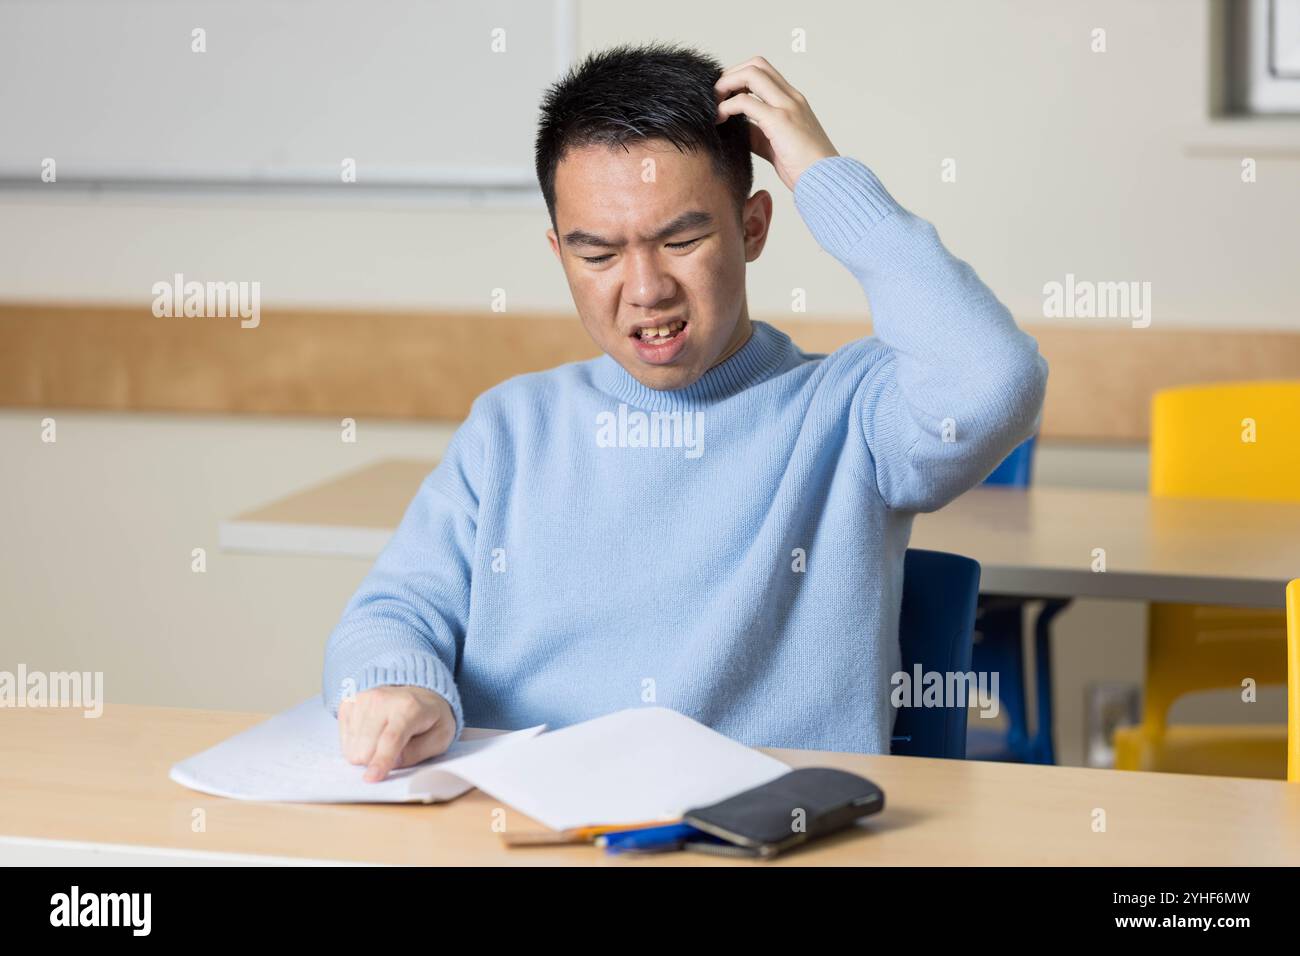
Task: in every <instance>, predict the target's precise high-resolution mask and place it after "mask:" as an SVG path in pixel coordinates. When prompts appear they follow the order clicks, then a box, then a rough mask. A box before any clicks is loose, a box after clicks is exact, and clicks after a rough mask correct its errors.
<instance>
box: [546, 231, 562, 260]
mask: <svg viewBox="0 0 1300 956" xmlns="http://www.w3.org/2000/svg"><path fill="white" fill-rule="evenodd" d="M546 239H547V241H548V242H550V244H551V251H552V252H553V253H555V258H556V259H557V260H559V261H560V262H561V263H562V262H563V261H564V260H563V259H562V258H561V256H560V237H559V236H557V235H556V234H555V230H554V229H547V230H546Z"/></svg>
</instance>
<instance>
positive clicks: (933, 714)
mask: <svg viewBox="0 0 1300 956" xmlns="http://www.w3.org/2000/svg"><path fill="white" fill-rule="evenodd" d="M979 593H980V566H979V563H978V562H976V561H972V560H971V559H970V558H964V557H962V556H961V555H958V554H945V553H944V552H942V551H923V550H920V549H919V548H909V549H908V550H907V554H906V555H905V556H904V558H903V607H902V611H901V613H900V615H899V622H898V635H899V643H900V645H901V648H902V655H903V656H902V662H903V672H904V673H906V674H908V675H912V674H914V673H915V667H916V665H918V664H919V665H920V666H921V672H922V673H926V672H929V671H937V672H938V673H940V674H945V675H946V674H948V673H952V672H960V673H966V672H968V671H969V670H970V669H971V641H972V639H973V637H974V629H975V604H976V601H978V599H979ZM891 690H892V688H891ZM966 714H967V708H966V707H900V708H899V709H898V715H897V717H895V718H894V736H893V741H892V743H891V746H890V752H891V753H895V754H902V755H905V756H911V757H948V758H951V759H955V760H960V759H962V758H963V757H965V756H966Z"/></svg>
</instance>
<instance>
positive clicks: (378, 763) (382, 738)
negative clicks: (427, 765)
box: [339, 685, 456, 782]
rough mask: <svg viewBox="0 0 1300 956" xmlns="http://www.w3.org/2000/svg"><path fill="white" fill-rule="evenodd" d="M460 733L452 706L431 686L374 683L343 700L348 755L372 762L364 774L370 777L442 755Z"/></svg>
mask: <svg viewBox="0 0 1300 956" xmlns="http://www.w3.org/2000/svg"><path fill="white" fill-rule="evenodd" d="M454 736H456V716H455V714H453V713H452V710H451V705H450V704H448V703H447V701H446V699H445V698H443V697H442V696H441V695H440V694H435V693H434V692H433V691H431V690H429V689H428V688H425V687H410V686H406V685H402V686H394V687H372V688H371V689H370V690H365V691H362V692H361V693H359V694H356V695H354V696H352V697H345V698H344V699H343V701H342V702H341V703H340V704H339V743H340V745H341V748H342V750H343V756H344V757H345V758H346V759H347V761H348V762H349V763H353V764H357V765H360V764H366V765H368V766H367V767H366V772H365V775H364V777H363V779H365V780H367V781H370V782H374V781H377V780H383V779H384V777H386V776H388V772H389V771H390V770H393V769H396V768H398V767H409V766H411V765H412V764H417V763H419V762H420V761H421V760H428V759H429V758H430V757H436V756H437V755H438V754H440V753H443V752H445V751H446V749H447V748H448V747H450V746H451V740H452V738H453V737H454Z"/></svg>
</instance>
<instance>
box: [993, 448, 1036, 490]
mask: <svg viewBox="0 0 1300 956" xmlns="http://www.w3.org/2000/svg"><path fill="white" fill-rule="evenodd" d="M1037 437H1038V436H1036V435H1030V436H1029V437H1028V438H1026V439H1025V440H1024V441H1023V442H1021V443H1020V444H1019V445H1017V446H1016V447H1015V448H1013V449H1011V454H1009V455H1007V457H1006V458H1003V459H1002V464H1000V465H998V466H997V467H996V468H994V469H993V473H992V474H991V475H989V476H988V477H987V478H985V479H984V484H986V485H1008V486H1010V487H1012V488H1028V487H1029V483H1030V482H1031V481H1032V480H1033V477H1034V439H1035V438H1037Z"/></svg>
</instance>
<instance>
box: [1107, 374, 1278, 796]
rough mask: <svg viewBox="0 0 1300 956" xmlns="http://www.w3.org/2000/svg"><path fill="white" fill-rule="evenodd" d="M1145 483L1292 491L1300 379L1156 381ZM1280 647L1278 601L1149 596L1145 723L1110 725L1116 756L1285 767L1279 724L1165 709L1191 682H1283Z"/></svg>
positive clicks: (1129, 761)
mask: <svg viewBox="0 0 1300 956" xmlns="http://www.w3.org/2000/svg"><path fill="white" fill-rule="evenodd" d="M1150 490H1151V494H1152V495H1153V496H1169V497H1179V498H1240V499H1251V500H1256V501H1300V381H1287V382H1241V383H1230V384H1221V385H1205V386H1192V387H1187V388H1173V389H1166V390H1164V391H1161V392H1157V393H1156V395H1155V398H1154V400H1153V401H1152V405H1151V483H1150ZM1292 653H1294V648H1293V649H1292ZM1287 657H1288V651H1287V636H1286V616H1285V614H1284V613H1283V612H1280V611H1272V610H1248V609H1242V608H1232V607H1219V606H1213V605H1190V604H1152V605H1151V607H1150V609H1149V612H1148V634H1147V676H1146V686H1145V689H1144V699H1143V707H1142V723H1141V724H1139V725H1138V726H1136V727H1124V728H1121V729H1119V730H1117V731H1116V733H1115V766H1116V767H1118V768H1120V769H1124V770H1160V771H1168V772H1173V773H1202V774H1216V775H1224V776H1243V777H1276V778H1279V779H1280V778H1282V777H1285V776H1286V774H1287V754H1288V751H1287V726H1286V725H1270V724H1232V725H1222V726H1217V725H1200V724H1182V725H1178V724H1172V725H1171V724H1169V723H1168V722H1167V717H1168V713H1169V708H1170V707H1171V706H1172V705H1173V703H1174V701H1175V700H1177V699H1178V698H1180V697H1182V696H1184V695H1186V694H1189V693H1192V692H1194V691H1198V690H1211V689H1216V688H1228V687H1233V688H1240V687H1241V681H1242V679H1243V678H1246V677H1250V678H1253V679H1254V681H1255V683H1256V685H1265V684H1286V683H1287ZM1291 670H1292V673H1291V681H1292V688H1291V690H1290V698H1289V702H1288V707H1289V710H1288V715H1289V716H1288V723H1289V724H1290V725H1292V726H1293V727H1294V725H1295V722H1296V720H1297V719H1298V718H1297V717H1296V713H1295V707H1297V706H1300V705H1298V704H1297V703H1296V700H1295V697H1296V694H1297V691H1296V690H1295V689H1294V681H1295V680H1296V679H1297V678H1296V675H1295V673H1294V671H1295V666H1294V665H1293V666H1292V668H1291ZM1297 733H1300V731H1294V730H1293V733H1292V737H1293V739H1294V737H1295V736H1296V735H1297ZM1293 765H1294V761H1293Z"/></svg>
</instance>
